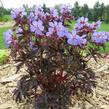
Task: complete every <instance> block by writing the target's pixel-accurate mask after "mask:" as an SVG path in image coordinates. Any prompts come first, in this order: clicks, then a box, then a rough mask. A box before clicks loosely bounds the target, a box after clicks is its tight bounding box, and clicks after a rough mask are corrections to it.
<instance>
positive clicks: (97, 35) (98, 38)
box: [92, 32, 108, 44]
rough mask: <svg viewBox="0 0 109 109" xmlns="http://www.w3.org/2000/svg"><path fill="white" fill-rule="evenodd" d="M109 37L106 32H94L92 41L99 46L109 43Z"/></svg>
mask: <svg viewBox="0 0 109 109" xmlns="http://www.w3.org/2000/svg"><path fill="white" fill-rule="evenodd" d="M107 40H108V39H107V35H106V33H105V32H94V33H93V35H92V41H93V42H95V43H97V44H103V43H105V42H106V41H107Z"/></svg>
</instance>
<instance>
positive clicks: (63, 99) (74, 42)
mask: <svg viewBox="0 0 109 109" xmlns="http://www.w3.org/2000/svg"><path fill="white" fill-rule="evenodd" d="M71 9H72V8H71V6H70V5H63V6H61V7H60V12H59V13H58V11H57V10H56V9H55V8H50V9H49V11H48V12H45V11H44V10H43V8H42V7H41V6H36V7H34V8H33V9H31V11H26V10H25V9H24V8H20V9H13V10H12V12H11V14H12V18H13V19H14V20H15V25H14V26H13V28H12V29H10V30H8V31H7V32H6V33H5V40H6V44H7V46H8V47H10V48H11V56H12V58H13V60H14V61H15V62H16V63H18V64H17V71H16V72H18V71H19V69H20V68H21V66H23V65H25V66H26V67H27V72H28V75H25V76H23V77H22V78H21V79H20V80H19V82H18V85H17V87H16V89H15V90H14V98H15V100H16V101H17V102H18V101H22V99H23V98H34V100H35V102H34V104H35V108H36V109H49V108H51V109H67V108H69V105H71V104H72V102H71V99H72V97H73V95H76V96H77V97H79V98H81V97H82V96H83V95H85V96H86V95H87V94H90V93H92V88H93V87H95V86H96V84H95V74H94V73H93V72H92V71H91V69H89V68H88V67H87V61H88V60H90V58H91V57H93V58H94V59H95V60H96V57H97V56H101V55H100V54H99V50H100V48H101V47H103V48H105V46H104V44H105V42H107V41H109V33H106V32H97V29H98V28H99V27H100V24H101V22H100V21H97V22H94V23H89V22H88V18H84V17H81V18H79V19H78V20H77V22H76V25H75V26H74V28H73V30H71V29H72V28H71V25H72V24H71V23H72V21H73V20H74V18H75V17H74V16H72V15H71ZM96 61H97V60H96ZM39 89H40V91H38V90H39Z"/></svg>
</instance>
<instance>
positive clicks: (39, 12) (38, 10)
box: [35, 6, 44, 18]
mask: <svg viewBox="0 0 109 109" xmlns="http://www.w3.org/2000/svg"><path fill="white" fill-rule="evenodd" d="M35 17H37V18H43V17H44V12H43V8H42V6H36V7H35Z"/></svg>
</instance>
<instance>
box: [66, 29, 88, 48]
mask: <svg viewBox="0 0 109 109" xmlns="http://www.w3.org/2000/svg"><path fill="white" fill-rule="evenodd" d="M85 37H86V36H85V35H83V36H81V37H80V36H79V35H77V33H76V31H75V30H74V31H72V34H71V35H70V36H69V37H68V41H67V42H68V44H70V45H74V46H78V45H79V46H82V45H85V44H86V43H87V40H86V39H85Z"/></svg>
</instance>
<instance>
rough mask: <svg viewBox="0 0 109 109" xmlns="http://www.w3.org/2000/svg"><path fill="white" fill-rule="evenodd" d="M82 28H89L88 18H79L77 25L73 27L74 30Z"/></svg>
mask: <svg viewBox="0 0 109 109" xmlns="http://www.w3.org/2000/svg"><path fill="white" fill-rule="evenodd" d="M84 26H89V24H88V18H85V17H80V18H79V19H78V20H77V24H76V25H75V28H76V29H82V28H83V27H84Z"/></svg>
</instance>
